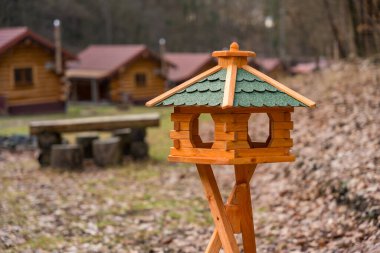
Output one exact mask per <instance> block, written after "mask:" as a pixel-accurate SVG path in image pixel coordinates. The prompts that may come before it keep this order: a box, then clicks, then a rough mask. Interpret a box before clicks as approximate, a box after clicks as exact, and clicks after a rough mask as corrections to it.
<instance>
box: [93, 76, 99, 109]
mask: <svg viewBox="0 0 380 253" xmlns="http://www.w3.org/2000/svg"><path fill="white" fill-rule="evenodd" d="M98 91H99V90H98V82H97V81H96V79H91V100H92V102H94V103H97V102H98V100H99V94H98Z"/></svg>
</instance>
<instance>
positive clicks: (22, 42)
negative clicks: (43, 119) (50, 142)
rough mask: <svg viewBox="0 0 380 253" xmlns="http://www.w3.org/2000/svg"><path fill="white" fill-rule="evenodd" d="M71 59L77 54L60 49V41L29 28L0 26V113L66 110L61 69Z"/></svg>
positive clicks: (57, 30)
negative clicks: (51, 39)
mask: <svg viewBox="0 0 380 253" xmlns="http://www.w3.org/2000/svg"><path fill="white" fill-rule="evenodd" d="M58 26H59V24H58ZM55 34H56V35H59V28H58V27H57V28H56V29H55ZM56 38H59V37H57V36H56ZM57 43H58V46H59V47H57ZM69 59H75V56H73V55H71V54H70V53H68V52H67V51H66V50H63V49H61V47H60V42H59V41H57V42H56V43H55V44H54V43H52V42H50V41H48V40H47V39H45V38H43V37H42V36H40V35H38V34H36V33H34V32H32V31H31V30H30V29H28V28H27V27H13V28H0V112H1V113H2V114H29V113H47V112H57V111H64V110H65V101H66V97H65V85H64V82H63V80H62V77H63V75H62V73H63V69H62V68H63V66H64V65H65V62H66V61H67V60H69Z"/></svg>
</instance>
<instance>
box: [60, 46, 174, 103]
mask: <svg viewBox="0 0 380 253" xmlns="http://www.w3.org/2000/svg"><path fill="white" fill-rule="evenodd" d="M169 66H172V64H171V63H169ZM161 67H162V61H161V58H160V57H159V56H157V55H155V54H154V53H153V52H152V51H151V50H149V49H148V48H147V47H146V46H145V45H91V46H89V47H87V48H86V49H84V50H83V51H82V52H80V53H79V55H78V61H77V62H71V63H70V64H69V69H68V70H67V71H66V77H67V78H68V79H69V81H70V84H71V89H70V90H71V95H70V98H71V100H72V101H91V102H95V103H96V102H102V101H107V102H114V103H125V102H134V103H139V102H145V101H147V100H149V99H150V98H152V97H154V96H157V95H158V94H160V93H162V92H163V91H164V90H165V86H166V78H165V75H164V74H163V71H162V69H161Z"/></svg>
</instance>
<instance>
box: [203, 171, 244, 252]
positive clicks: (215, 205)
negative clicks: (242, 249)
mask: <svg viewBox="0 0 380 253" xmlns="http://www.w3.org/2000/svg"><path fill="white" fill-rule="evenodd" d="M197 169H198V173H199V176H200V178H201V181H202V185H203V188H204V191H205V194H206V197H207V200H208V203H209V206H210V210H211V215H212V217H213V220H214V223H215V227H216V229H217V230H218V234H219V237H220V240H221V243H222V246H223V249H224V251H225V252H226V253H238V252H239V248H238V246H237V243H236V239H235V237H234V233H233V229H232V226H231V223H230V222H229V220H228V218H227V214H226V211H225V208H224V204H223V200H222V197H221V195H220V192H219V188H218V185H217V183H216V180H215V177H214V173H213V172H212V168H211V166H210V165H202V164H197Z"/></svg>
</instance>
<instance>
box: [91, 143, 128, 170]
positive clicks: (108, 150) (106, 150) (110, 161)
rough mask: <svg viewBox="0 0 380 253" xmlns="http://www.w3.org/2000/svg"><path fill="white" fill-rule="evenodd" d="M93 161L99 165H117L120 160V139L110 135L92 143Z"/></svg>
mask: <svg viewBox="0 0 380 253" xmlns="http://www.w3.org/2000/svg"><path fill="white" fill-rule="evenodd" d="M92 150H93V154H94V161H95V163H96V165H98V166H100V167H106V166H114V165H119V164H121V162H122V155H121V148H120V139H119V138H118V137H112V138H109V139H106V140H96V141H94V142H93V143H92Z"/></svg>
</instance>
